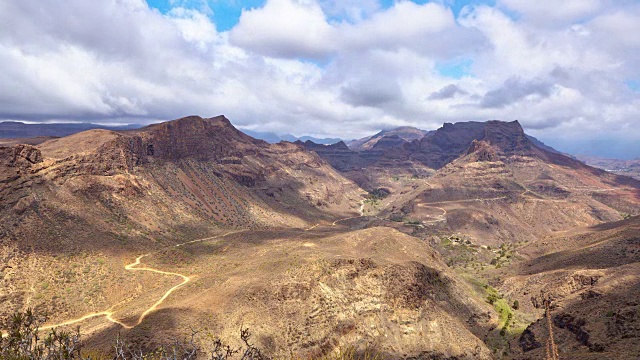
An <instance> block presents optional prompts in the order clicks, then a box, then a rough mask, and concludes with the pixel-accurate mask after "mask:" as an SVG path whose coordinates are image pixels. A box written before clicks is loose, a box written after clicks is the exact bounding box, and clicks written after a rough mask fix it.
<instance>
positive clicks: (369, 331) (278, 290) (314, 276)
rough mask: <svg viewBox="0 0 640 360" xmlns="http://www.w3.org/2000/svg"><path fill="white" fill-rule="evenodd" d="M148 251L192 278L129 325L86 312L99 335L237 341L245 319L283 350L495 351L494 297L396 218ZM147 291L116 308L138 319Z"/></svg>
mask: <svg viewBox="0 0 640 360" xmlns="http://www.w3.org/2000/svg"><path fill="white" fill-rule="evenodd" d="M176 259H181V261H179V262H177V261H176ZM144 261H145V265H146V266H151V267H154V268H157V269H163V270H165V271H173V272H177V273H182V274H186V275H188V276H190V277H191V279H192V280H191V281H190V282H189V283H187V284H186V285H185V286H183V287H181V288H179V289H178V290H177V291H176V292H175V293H174V294H173V295H172V296H171V297H170V298H169V299H167V301H166V302H165V303H164V304H163V305H162V307H161V308H160V310H159V311H158V312H155V313H153V314H151V315H150V316H149V317H147V318H145V320H144V321H143V322H142V323H141V324H140V326H137V327H135V328H133V329H131V330H125V331H124V332H123V329H122V328H121V327H120V326H118V325H116V324H112V323H110V322H108V321H105V319H104V317H100V318H94V319H90V320H88V321H85V322H84V323H83V328H84V329H85V331H89V332H91V339H92V340H91V342H90V345H91V346H98V347H100V346H105V347H106V346H109V345H111V344H109V343H108V342H106V341H105V340H104V339H110V338H114V337H115V336H116V334H117V333H118V332H121V333H122V335H121V336H126V338H128V339H130V340H132V341H136V342H139V343H141V344H144V345H151V344H157V343H158V342H160V341H163V340H169V339H171V338H173V337H175V336H180V335H182V334H184V332H185V331H188V329H189V328H194V327H195V328H199V329H209V331H211V332H213V333H214V334H216V335H219V336H221V337H222V338H223V339H225V340H227V339H229V341H232V339H235V338H236V336H237V335H236V334H237V331H238V329H239V327H240V326H245V327H249V328H250V329H251V330H252V333H253V334H254V335H255V339H256V342H257V345H258V346H259V347H260V348H262V349H264V350H265V351H267V352H268V354H269V355H272V356H275V357H276V358H282V357H289V356H291V354H294V355H297V356H300V357H301V358H306V357H308V356H318V355H323V354H327V353H328V352H330V351H331V350H332V349H335V348H339V347H342V348H345V347H348V346H353V345H355V346H357V347H358V349H364V348H366V347H370V348H373V349H374V350H376V351H378V352H381V353H382V354H386V355H387V356H388V357H389V358H398V357H407V356H422V358H427V359H429V358H434V359H438V358H456V359H491V358H492V357H491V353H490V350H489V349H488V348H487V347H486V346H485V344H484V343H483V342H482V340H481V339H482V338H483V337H484V336H485V334H486V333H487V332H488V331H489V329H490V328H491V327H495V324H496V323H497V316H495V315H492V314H493V313H492V311H491V307H489V306H488V305H487V304H486V303H484V302H483V301H481V300H479V299H475V298H473V297H469V296H468V294H469V293H470V289H469V287H468V285H466V284H465V283H464V282H462V281H461V280H460V279H459V278H458V276H457V275H456V274H455V273H454V272H452V271H451V270H449V269H448V268H447V266H446V265H444V263H443V262H442V260H441V259H440V257H439V255H438V254H437V253H436V252H435V251H434V250H433V249H432V248H430V247H429V246H428V245H427V244H426V243H424V242H423V241H420V240H418V239H416V238H413V237H410V236H407V235H404V234H401V233H399V232H397V231H394V230H392V229H389V228H372V229H366V230H360V231H345V229H344V228H340V227H333V226H330V225H329V226H322V227H318V228H316V229H315V230H314V231H309V232H304V231H301V230H287V231H282V230H267V231H249V232H239V233H236V234H231V235H228V236H225V237H222V238H219V239H213V240H211V241H204V242H198V243H194V244H191V245H189V244H187V245H185V246H181V247H171V248H168V249H166V250H163V251H161V252H159V253H157V254H154V255H153V256H150V257H148V258H146V259H145V260H144ZM153 294H155V296H156V297H157V296H160V295H161V293H160V292H157V290H156V291H155V292H153ZM143 299H144V297H143V298H142V299H141V298H140V297H137V298H136V299H135V300H133V301H132V302H130V303H128V305H131V304H132V305H133V309H132V308H131V307H128V308H122V307H119V306H118V307H115V308H114V311H115V315H114V316H115V317H116V319H118V320H119V321H123V322H125V323H131V322H134V321H135V319H136V315H137V313H139V311H141V310H142V309H143V308H144V306H145V303H144V301H142V300H143ZM147 306H148V305H147ZM136 307H139V309H140V310H138V311H135V310H136ZM461 339H464V341H461Z"/></svg>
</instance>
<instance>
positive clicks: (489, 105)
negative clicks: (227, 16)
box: [0, 0, 640, 155]
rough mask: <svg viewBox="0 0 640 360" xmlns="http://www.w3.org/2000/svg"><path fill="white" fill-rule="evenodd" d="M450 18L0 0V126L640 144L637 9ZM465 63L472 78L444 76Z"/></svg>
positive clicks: (299, 8)
mask: <svg viewBox="0 0 640 360" xmlns="http://www.w3.org/2000/svg"><path fill="white" fill-rule="evenodd" d="M195 3H198V2H197V1H195ZM447 3H448V2H446V1H439V2H427V3H425V4H416V3H414V2H412V1H396V2H394V3H393V4H392V5H391V6H387V7H384V6H382V3H381V2H379V1H378V0H363V1H355V0H345V1H335V0H267V1H266V2H265V4H264V5H263V6H261V7H258V8H254V9H245V10H243V12H242V14H241V16H240V18H239V21H238V23H237V24H236V25H235V26H233V27H232V28H231V30H229V31H221V30H219V28H218V27H217V26H216V24H215V23H214V22H213V21H212V20H211V19H212V16H211V14H212V11H213V10H212V9H211V8H210V7H209V6H208V5H207V4H208V2H206V1H203V2H202V6H193V4H194V1H193V0H190V1H188V2H185V1H184V0H175V1H173V2H172V4H173V5H174V7H173V9H171V10H170V11H166V12H164V13H162V12H160V11H158V10H156V9H153V8H150V7H149V6H148V4H147V3H146V2H144V1H143V0H104V1H98V2H91V3H89V2H87V1H85V0H68V1H65V5H64V6H60V5H59V4H56V3H55V2H46V1H45V2H43V1H37V0H5V1H0V23H2V24H3V25H2V27H0V66H1V67H2V69H3V71H2V72H0V84H2V86H0V119H2V120H4V119H13V120H20V119H23V120H31V121H51V120H56V121H61V120H75V121H94V122H110V123H113V122H127V123H130V122H142V123H148V122H153V121H159V120H167V119H172V118H177V117H180V116H184V115H187V114H194V113H196V114H200V115H203V116H212V115H217V114H221V113H223V114H226V115H227V116H228V117H229V118H231V120H232V121H233V122H234V123H235V124H236V125H239V126H243V127H247V128H253V129H259V130H262V131H274V132H282V133H286V132H292V133H295V134H297V135H303V134H309V135H316V136H342V137H344V138H354V137H359V136H363V135H367V134H369V133H371V132H375V131H376V130H378V129H379V128H383V127H384V128H388V127H390V126H401V125H413V126H418V127H421V128H426V129H432V128H434V127H437V126H439V125H440V124H441V123H442V122H444V121H447V122H452V121H453V122H455V121H467V120H486V119H496V118H497V119H504V120H513V119H518V120H520V122H521V123H522V124H523V125H524V126H525V128H526V129H528V130H530V131H532V132H534V133H535V135H536V136H539V137H541V138H542V139H545V137H548V138H549V139H558V143H553V142H551V144H552V145H557V144H562V141H566V139H565V140H562V137H561V136H559V135H558V134H571V136H572V137H574V138H575V137H579V138H585V139H587V138H596V137H598V136H604V135H606V136H609V137H613V136H614V135H615V134H618V133H619V131H620V130H619V129H625V130H624V134H625V136H627V137H631V136H636V138H640V130H638V129H640V127H639V126H637V121H638V120H637V119H639V118H640V93H639V92H638V91H637V89H633V88H632V87H631V86H630V85H629V84H632V83H633V81H637V80H638V79H640V70H639V69H640V40H639V39H640V38H639V37H638V36H635V34H637V33H640V5H638V4H637V3H636V2H634V1H628V0H620V1H613V0H580V1H577V0H567V1H563V2H557V1H550V0H542V1H537V2H531V1H523V0H498V1H497V2H496V5H495V6H488V5H476V6H471V5H470V6H467V7H465V8H464V9H463V10H462V11H461V12H460V13H459V15H456V13H454V11H452V10H451V9H450V8H449V7H448V6H447V5H446V4H447ZM187 4H189V6H187ZM459 59H469V66H468V69H465V76H464V77H461V78H459V79H456V78H453V77H450V76H446V74H443V73H441V71H440V70H441V69H440V68H439V67H438V64H443V63H445V64H448V63H456V61H458V60H459ZM567 136H568V135H567ZM638 155H640V154H638Z"/></svg>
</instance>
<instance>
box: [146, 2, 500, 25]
mask: <svg viewBox="0 0 640 360" xmlns="http://www.w3.org/2000/svg"><path fill="white" fill-rule="evenodd" d="M146 1H147V3H148V4H149V7H151V8H154V9H158V10H159V11H160V12H162V13H163V14H166V13H167V12H169V11H170V10H171V9H172V8H174V7H178V6H180V7H184V8H188V9H196V10H202V9H203V6H207V7H208V8H209V9H211V12H212V14H209V16H210V17H211V19H212V21H213V22H214V23H215V24H216V28H217V29H218V31H227V30H230V29H231V28H232V27H234V26H235V25H236V24H237V23H238V20H239V19H240V15H241V13H242V9H251V8H259V7H262V6H264V4H265V1H266V0H182V1H181V0H146ZM412 2H414V3H416V4H420V5H422V4H425V3H427V2H429V1H425V0H422V1H417V0H416V1H412ZM394 3H395V1H394V0H380V5H381V7H382V8H383V9H386V8H389V7H391V6H393V5H394ZM438 3H442V1H438ZM444 3H445V4H446V5H447V6H449V7H450V8H451V9H452V10H453V12H454V14H455V15H456V16H457V15H458V14H459V13H460V10H462V8H464V7H465V6H467V5H475V4H488V5H494V4H495V1H494V0H464V1H461V0H448V1H447V0H445V1H444Z"/></svg>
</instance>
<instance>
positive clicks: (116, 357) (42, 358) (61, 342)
mask: <svg viewBox="0 0 640 360" xmlns="http://www.w3.org/2000/svg"><path fill="white" fill-rule="evenodd" d="M44 321H45V317H44V316H40V315H38V314H36V313H35V312H34V311H33V310H31V309H28V310H27V311H25V312H24V313H16V314H14V315H13V316H12V317H11V319H10V320H9V322H8V324H5V326H6V328H7V329H8V332H7V334H5V335H3V336H2V337H1V338H0V359H3V360H85V359H86V360H90V359H107V358H109V359H113V360H147V359H149V360H150V359H153V360H192V359H197V358H198V355H205V358H208V359H212V360H231V359H240V360H267V359H269V358H268V357H267V356H266V355H264V354H263V353H262V351H261V350H260V349H258V348H257V347H256V346H255V345H254V344H253V343H252V342H251V333H250V332H249V329H246V328H242V329H240V340H241V341H242V346H239V347H233V346H231V345H228V344H226V343H224V342H223V341H222V340H220V339H218V338H214V339H213V340H212V341H211V345H210V348H209V349H206V350H205V349H202V348H201V347H200V346H198V345H197V341H196V336H197V335H198V332H196V331H192V333H191V336H190V337H189V339H186V340H175V341H173V342H171V343H169V344H166V345H161V346H158V347H156V348H155V349H152V350H142V349H141V348H140V347H139V346H136V345H134V344H130V343H128V342H126V341H124V340H122V339H121V338H120V337H117V338H116V339H115V340H114V346H113V349H114V350H113V354H109V355H108V356H107V355H106V354H103V353H100V352H96V351H88V352H83V351H82V343H81V341H80V328H77V329H76V331H75V332H65V331H59V330H57V329H55V328H54V329H51V330H49V332H48V333H46V334H45V335H44V337H42V334H41V331H40V330H39V328H40V325H41V324H42V323H43V322H44ZM331 359H333V358H331ZM369 359H373V358H369Z"/></svg>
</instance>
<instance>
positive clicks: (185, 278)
mask: <svg viewBox="0 0 640 360" xmlns="http://www.w3.org/2000/svg"><path fill="white" fill-rule="evenodd" d="M237 232H240V231H232V232H228V233H226V234H223V235H218V236H212V237H207V238H202V239H197V240H191V241H187V242H184V243H180V244H177V245H173V246H169V247H166V248H163V249H161V250H158V251H155V252H153V253H148V254H144V255H140V256H138V257H137V258H136V260H135V261H134V262H132V263H131V264H128V265H125V267H124V268H125V270H129V271H149V272H153V273H156V274H161V275H166V276H175V277H179V278H181V279H182V281H181V282H180V283H179V284H178V285H175V286H174V287H172V288H170V289H169V290H167V291H166V292H165V293H164V295H162V297H160V299H158V301H156V302H155V303H154V304H153V305H151V307H149V308H148V309H146V310H145V311H144V312H143V313H142V314H140V316H139V317H138V320H137V321H136V322H135V323H134V324H125V323H123V322H122V321H120V320H117V319H115V318H114V317H113V316H114V314H115V312H114V311H113V308H114V307H115V306H116V305H119V304H116V305H114V306H112V307H111V308H109V309H108V310H105V311H101V312H96V313H91V314H87V315H84V316H82V317H79V318H77V319H72V320H67V321H64V322H61V323H57V324H52V325H46V326H43V327H41V328H40V329H41V330H48V329H53V328H57V327H60V326H67V325H73V324H77V323H80V322H82V321H85V320H88V319H92V318H95V317H99V316H104V317H105V318H106V319H107V320H108V321H110V322H112V323H114V324H118V325H120V326H122V327H123V328H125V329H132V328H134V327H136V326H138V325H140V324H141V323H142V321H144V319H145V318H146V317H147V315H149V314H151V313H152V312H154V311H155V310H156V309H157V308H158V306H160V305H161V304H162V303H163V302H164V301H165V300H166V299H167V298H168V297H169V295H171V293H173V292H174V291H176V290H177V289H179V288H181V287H182V286H184V285H185V284H187V283H188V282H189V281H191V277H190V276H187V275H184V274H179V273H175V272H170V271H162V270H158V269H154V268H150V267H138V266H139V265H140V264H141V261H142V259H143V258H145V257H147V256H150V255H153V254H156V253H158V252H160V251H163V250H166V249H169V248H172V247H175V248H177V247H181V246H184V245H189V244H193V243H197V242H203V241H209V240H214V239H217V238H222V237H225V236H227V235H230V234H234V233H237Z"/></svg>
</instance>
